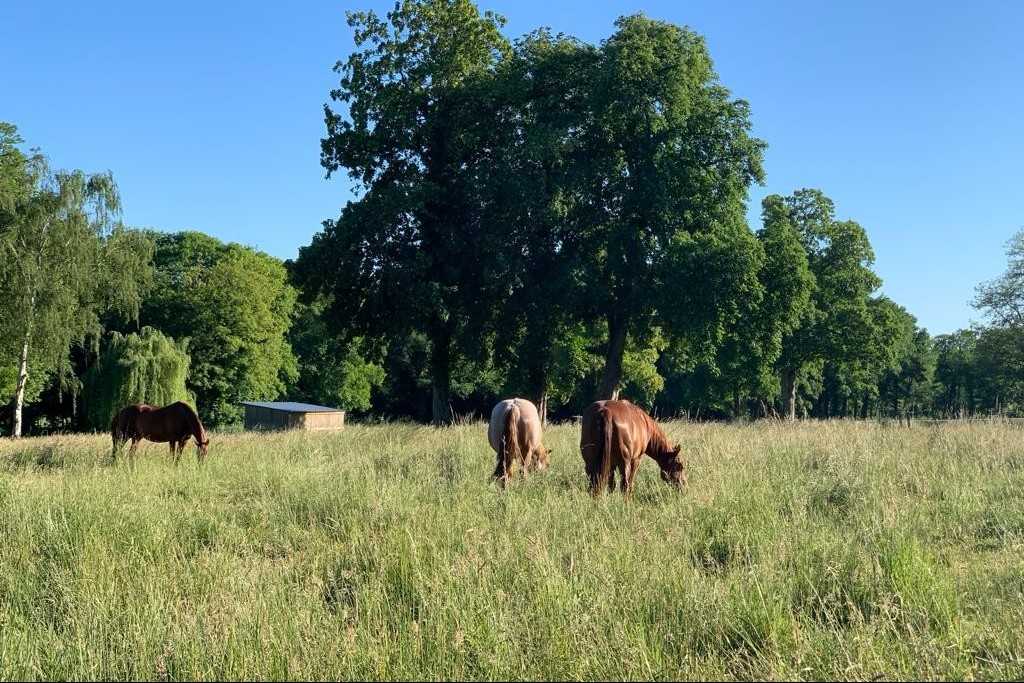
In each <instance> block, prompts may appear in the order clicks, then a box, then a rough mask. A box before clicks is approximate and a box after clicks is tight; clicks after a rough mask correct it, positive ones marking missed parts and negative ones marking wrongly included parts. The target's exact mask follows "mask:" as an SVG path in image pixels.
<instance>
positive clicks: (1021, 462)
mask: <svg viewBox="0 0 1024 683" xmlns="http://www.w3.org/2000/svg"><path fill="white" fill-rule="evenodd" d="M666 431H667V433H668V435H669V436H670V437H671V438H672V439H674V440H678V441H679V442H681V443H682V444H683V447H684V451H685V452H686V453H687V454H688V455H689V465H690V470H689V474H690V486H689V488H688V489H687V490H686V491H685V492H684V493H682V494H679V493H676V492H674V491H672V490H671V489H670V488H669V487H667V486H665V485H664V484H662V483H661V481H660V480H659V478H658V476H657V474H658V471H657V467H656V465H655V464H654V463H653V462H651V461H649V460H648V461H646V462H645V463H644V465H643V467H642V471H641V473H640V476H639V478H638V481H637V490H636V494H635V496H634V498H633V499H632V500H631V501H629V502H625V501H623V500H622V498H621V496H619V495H614V496H607V497H605V498H604V499H602V500H598V501H594V500H592V499H591V498H590V497H589V495H588V494H587V491H586V486H585V479H584V476H583V468H582V461H581V459H580V455H579V448H578V440H579V431H578V427H576V426H573V425H568V424H567V425H559V426H554V427H550V428H549V429H548V431H547V433H546V439H545V440H546V442H547V443H548V445H549V446H550V447H551V448H552V449H553V451H554V454H553V456H552V467H551V469H550V470H549V471H548V472H546V473H543V474H540V475H535V476H531V477H530V478H529V479H527V480H525V481H517V482H516V483H515V484H514V485H512V486H511V487H509V489H507V490H505V491H500V490H498V489H497V488H496V487H494V486H493V485H491V484H490V483H489V475H490V474H491V472H492V471H493V467H494V459H493V453H492V452H491V450H490V448H489V447H488V445H487V441H486V434H485V426H484V425H483V424H468V425H459V426H455V427H451V428H445V429H434V428H429V427H422V426H416V425H407V424H385V425H373V426H361V425H351V426H349V427H347V428H346V429H345V431H343V432H340V433H335V434H303V433H288V434H214V435H213V440H212V443H211V446H210V457H209V459H208V461H207V462H206V463H205V464H204V465H202V466H201V467H200V466H199V465H198V464H197V463H196V460H195V448H194V446H193V445H191V444H190V446H189V447H188V449H187V450H186V454H185V457H184V458H183V459H182V463H181V465H180V466H178V467H177V468H176V467H174V466H173V465H172V464H171V463H170V461H169V458H168V456H167V448H166V446H164V445H148V446H145V447H143V448H141V449H140V458H139V460H138V462H137V464H136V466H135V467H134V468H131V467H129V465H128V464H127V463H126V462H125V461H124V460H123V459H119V460H118V461H117V462H116V463H113V464H112V463H111V462H110V459H109V455H110V453H109V451H110V446H109V437H107V436H103V435H96V436H67V437H52V438H41V439H24V440H20V441H9V440H8V441H3V442H0V678H3V679H80V678H90V679H96V678H118V679H120V678H127V679H151V678H152V679H157V680H177V679H221V678H229V679H313V680H316V679H328V678H342V679H356V678H371V679H376V678H407V679H411V678H427V679H442V678H444V679H491V680H504V679H523V678H527V679H536V678H557V679H607V678H611V679H616V678H626V679H672V678H716V679H718V678H726V679H733V678H742V679H746V678H793V679H805V680H814V679H832V678H835V679H879V678H885V679H891V678H915V677H918V676H921V677H925V678H940V677H941V678H956V679H971V678H1020V677H1022V676H1024V559H1022V556H1021V551H1022V549H1024V440H1022V438H1021V437H1022V435H1024V432H1022V431H1021V430H1020V428H1019V427H1016V426H1012V425H1008V424H1004V423H971V424H947V425H938V426H925V425H917V426H914V427H913V428H909V429H908V428H906V427H897V426H895V425H883V424H874V423H858V422H843V421H834V422H809V423H801V424H796V425H786V424H779V423H769V422H763V423H754V424H750V425H740V426H730V425H719V424H696V423H686V422H672V423H668V424H667V425H666Z"/></svg>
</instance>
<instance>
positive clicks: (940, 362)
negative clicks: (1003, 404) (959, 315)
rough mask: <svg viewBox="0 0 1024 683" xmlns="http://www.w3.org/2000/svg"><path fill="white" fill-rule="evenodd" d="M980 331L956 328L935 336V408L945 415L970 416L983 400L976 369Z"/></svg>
mask: <svg viewBox="0 0 1024 683" xmlns="http://www.w3.org/2000/svg"><path fill="white" fill-rule="evenodd" d="M978 336H979V332H978V331H976V330H957V331H956V332H954V333H952V334H940V335H938V336H937V337H935V339H934V344H935V352H936V356H937V358H936V366H935V380H936V384H937V389H936V407H937V408H938V410H939V411H940V412H941V414H942V415H945V416H946V417H955V418H962V417H969V416H971V415H973V414H974V412H975V411H976V410H977V409H978V407H979V402H980V401H981V400H982V395H981V392H980V382H979V379H980V378H979V377H978V371H977V363H978V359H977V347H978Z"/></svg>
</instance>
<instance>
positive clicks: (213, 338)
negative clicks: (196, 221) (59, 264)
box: [141, 232, 297, 425]
mask: <svg viewBox="0 0 1024 683" xmlns="http://www.w3.org/2000/svg"><path fill="white" fill-rule="evenodd" d="M156 245H157V247H156V255H155V259H154V261H155V264H156V277H155V282H156V284H155V286H154V288H153V292H152V294H151V296H149V297H148V298H147V299H146V301H145V303H144V305H143V308H142V314H141V319H142V322H143V323H144V324H146V325H149V326H151V327H154V328H156V329H158V330H160V331H161V332H163V333H164V334H168V335H170V336H172V337H173V338H175V339H178V340H184V339H188V340H189V343H188V350H189V354H190V355H191V358H192V365H191V371H190V374H189V380H188V388H189V389H190V390H191V391H192V392H194V393H195V396H196V404H197V407H198V408H199V412H200V413H201V414H202V415H203V420H204V421H209V422H210V423H211V424H214V425H228V424H234V423H237V422H238V421H239V420H240V419H241V414H242V411H241V408H240V406H239V403H240V402H241V401H245V400H273V399H275V398H277V397H279V396H280V395H281V394H282V393H283V392H284V391H285V389H286V388H287V387H288V386H289V384H290V383H291V382H293V381H294V379H295V376H296V372H297V368H296V361H295V356H294V354H293V353H292V349H291V346H290V345H289V344H288V340H287V336H286V335H287V333H288V330H289V328H290V326H291V318H292V312H293V309H294V306H295V299H296V292H295V289H294V288H293V287H292V286H291V285H290V284H288V273H287V271H286V270H285V267H284V264H283V263H282V262H281V261H279V260H277V259H275V258H273V257H271V256H268V255H267V254H264V253H262V252H258V251H255V250H253V249H250V248H248V247H243V246H241V245H238V244H223V243H221V242H220V241H218V240H216V239H214V238H212V237H209V236H207V235H203V234H201V233H195V232H183V233H175V234H159V235H157V236H156Z"/></svg>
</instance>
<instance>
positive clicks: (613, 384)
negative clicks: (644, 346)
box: [597, 316, 629, 400]
mask: <svg viewBox="0 0 1024 683" xmlns="http://www.w3.org/2000/svg"><path fill="white" fill-rule="evenodd" d="M628 327H629V326H628V324H627V323H626V321H625V320H622V319H620V318H618V317H617V316H610V317H609V318H608V349H607V351H606V352H605V356H604V373H603V374H602V376H601V385H600V387H599V388H598V390H597V398H598V399H599V400H600V399H613V400H614V399H617V398H618V397H619V384H620V383H621V382H622V357H623V355H624V354H625V352H626V334H627V332H628Z"/></svg>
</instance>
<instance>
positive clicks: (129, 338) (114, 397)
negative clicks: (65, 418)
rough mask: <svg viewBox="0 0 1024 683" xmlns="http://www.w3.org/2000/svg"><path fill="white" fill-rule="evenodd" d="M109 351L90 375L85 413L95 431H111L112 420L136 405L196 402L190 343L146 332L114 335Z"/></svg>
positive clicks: (86, 381) (144, 330)
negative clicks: (190, 378) (189, 381)
mask: <svg viewBox="0 0 1024 683" xmlns="http://www.w3.org/2000/svg"><path fill="white" fill-rule="evenodd" d="M105 347H106V348H104V349H103V350H102V351H101V353H100V356H99V358H98V359H97V361H96V364H95V365H93V367H92V368H90V369H89V371H88V373H87V374H86V376H85V391H84V404H85V411H86V415H87V416H88V422H89V425H90V426H91V427H92V428H93V429H96V430H99V431H104V430H106V429H108V428H109V427H110V420H111V418H112V417H113V416H114V415H115V414H116V413H117V412H118V411H119V410H120V409H121V408H123V407H124V406H127V405H131V404H133V403H149V404H151V405H156V406H165V405H168V404H171V403H174V402H175V401H185V402H187V403H193V404H194V403H195V401H194V399H193V398H192V396H191V395H190V394H189V391H188V389H187V388H186V380H187V378H188V367H189V356H188V341H187V340H184V339H183V340H180V341H175V340H173V339H171V338H170V337H167V336H166V335H164V334H162V333H160V332H158V331H157V330H154V329H152V328H150V327H144V328H142V330H141V331H140V332H139V333H138V334H134V333H133V334H129V335H121V334H119V333H118V332H113V333H111V335H110V337H109V339H108V340H107V341H106V344H105Z"/></svg>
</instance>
